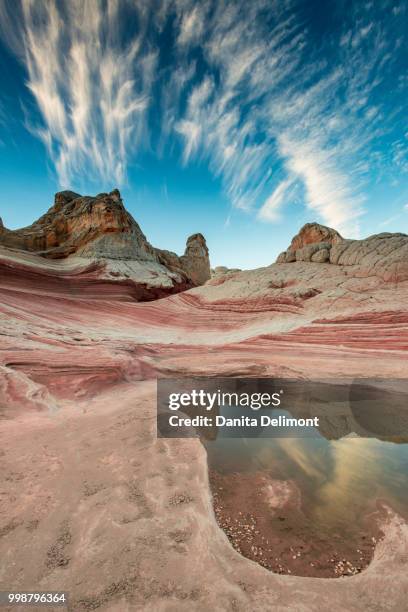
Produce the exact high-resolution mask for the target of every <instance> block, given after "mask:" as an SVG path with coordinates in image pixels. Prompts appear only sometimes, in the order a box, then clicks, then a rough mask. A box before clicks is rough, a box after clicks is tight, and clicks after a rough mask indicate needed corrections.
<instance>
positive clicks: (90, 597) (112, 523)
mask: <svg viewBox="0 0 408 612" xmlns="http://www.w3.org/2000/svg"><path fill="white" fill-rule="evenodd" d="M61 197H62V200H63V201H62V204H61V205H62V207H64V206H65V205H66V204H64V197H63V196H61ZM67 197H70V196H67ZM71 202H72V200H71ZM109 233H110V232H108V234H107V235H109ZM113 233H114V232H112V234H113ZM128 234H129V232H119V233H118V236H122V238H123V236H127V235H128ZM387 236H389V235H387ZM319 240H320V242H325V243H326V244H331V243H330V241H329V240H327V239H324V240H321V237H319ZM369 240H371V239H369ZM376 240H377V239H375V241H374V242H375V245H376V246H375V248H376V249H382V255H381V256H378V258H377V260H376V263H375V265H374V267H373V266H372V265H371V263H370V265H371V269H374V274H373V275H369V274H368V273H367V264H366V262H365V259H364V257H363V258H361V256H360V254H359V253H360V251H359V249H358V246H353V245H352V244H350V243H347V245H344V244H343V242H339V243H336V244H334V245H332V246H331V247H330V249H329V247H327V246H326V247H324V248H326V249H327V250H330V253H331V254H332V253H333V249H339V250H338V251H334V253H337V255H338V258H339V261H340V260H341V259H342V258H345V257H346V256H347V257H348V256H349V255H350V254H351V253H353V250H354V249H357V251H356V253H355V258H354V259H348V260H345V261H344V263H343V264H342V263H341V261H340V263H328V262H323V263H319V262H316V261H295V262H294V263H291V264H290V265H288V264H286V263H279V264H272V265H271V266H268V267H265V268H261V269H258V270H251V271H243V272H234V273H232V274H224V275H221V276H220V278H223V279H224V280H223V282H221V283H219V282H215V283H214V281H215V280H216V279H215V278H214V279H212V280H210V281H209V282H207V283H205V285H203V286H200V287H196V288H194V289H191V290H188V291H185V292H183V293H179V294H177V295H169V296H168V297H165V298H164V299H161V300H156V301H150V302H141V301H137V300H138V299H139V298H138V296H137V295H135V292H136V291H141V290H142V289H143V290H146V291H150V292H152V291H153V287H156V289H155V291H156V292H157V294H158V297H159V296H160V295H161V297H163V282H164V281H165V279H166V278H167V280H168V281H169V284H170V285H171V286H170V290H173V289H172V287H173V285H172V283H173V277H172V276H171V275H173V274H177V273H176V272H173V271H172V270H171V267H173V268H176V267H177V264H178V259H177V256H176V255H175V254H172V253H169V252H163V251H160V252H158V251H155V252H156V254H157V257H158V259H159V261H154V260H151V261H150V260H149V261H140V260H125V259H116V260H115V259H106V258H105V259H103V258H102V264H101V263H100V262H99V260H98V259H93V258H88V257H79V256H78V255H71V256H68V257H65V258H63V259H60V260H57V261H56V260H55V259H52V258H45V257H43V256H42V257H41V256H39V255H38V254H36V253H34V252H28V251H22V250H12V249H7V248H4V247H3V248H2V249H0V290H1V291H0V338H1V348H2V350H1V352H0V380H1V384H0V473H1V474H2V475H3V479H2V492H1V503H0V558H1V559H2V563H1V571H0V574H1V575H0V580H1V583H2V585H3V588H4V589H5V588H8V589H11V590H13V591H18V590H22V589H24V588H25V589H26V588H27V585H35V586H36V588H37V589H41V590H66V591H68V592H69V594H70V607H69V608H68V609H69V610H70V612H71V611H72V612H81V611H86V610H90V609H98V610H101V611H102V610H103V611H108V612H109V611H112V612H114V611H118V610H120V611H122V610H128V611H129V612H132V611H133V610H134V611H136V610H137V611H138V610H146V611H155V612H156V611H157V610H170V609H174V610H177V611H184V610H185V611H186V612H187V611H191V610H203V611H205V610H214V611H220V612H221V611H222V612H223V611H224V610H229V609H231V610H237V611H238V612H241V611H242V612H247V611H248V610H251V611H256V612H264V611H265V610H271V609H276V610H282V611H284V610H296V609H298V608H299V605H301V607H302V610H303V611H305V612H318V611H319V610H326V609H327V610H329V609H330V610H332V611H333V612H343V611H344V610H349V611H350V612H363V611H366V610H374V609H375V610H378V611H381V612H382V611H384V612H385V611H386V610H390V609H394V610H398V611H399V610H404V609H405V607H406V593H407V571H406V568H407V565H406V564H407V555H408V527H407V524H406V522H405V521H404V520H403V519H402V518H401V517H398V516H396V515H395V514H392V513H390V515H389V517H388V518H387V521H386V524H385V525H384V527H383V530H384V533H385V538H384V539H383V540H382V541H381V542H380V543H379V544H378V545H377V547H376V548H375V551H374V560H373V562H372V563H371V564H370V565H369V567H368V568H367V569H366V570H365V571H363V572H362V573H361V574H359V575H356V576H353V577H351V578H344V579H330V580H326V579H314V578H299V577H296V576H293V575H292V576H289V575H288V576H284V575H278V574H276V573H273V572H271V571H267V570H265V569H264V568H262V567H261V566H260V565H258V564H256V563H254V562H252V561H249V560H248V559H246V558H245V557H243V556H242V555H240V554H239V553H238V552H237V551H236V550H234V549H233V547H232V546H231V545H230V543H229V542H228V540H227V538H226V536H225V534H224V533H223V532H222V530H221V529H220V528H219V527H218V526H217V524H216V521H215V517H214V512H213V509H212V500H211V495H210V489H209V482H208V471H207V464H206V455H205V450H204V448H203V446H202V445H201V443H200V442H199V441H198V440H196V439H184V440H183V439H179V440H176V439H172V440H164V439H158V438H157V434H156V383H155V379H156V378H157V377H158V376H171V377H179V376H214V375H217V376H258V377H276V376H277V377H285V376H287V377H289V378H293V377H296V378H314V377H316V375H317V374H318V375H319V376H321V377H329V378H330V377H350V378H353V377H359V376H364V377H366V376H378V377H385V378H386V377H390V378H392V377H394V378H401V379H407V378H408V360H407V359H406V355H407V351H408V306H407V304H408V299H407V298H408V279H404V277H403V275H401V277H399V276H398V275H397V276H396V277H395V278H396V280H395V282H389V281H388V280H385V279H386V278H387V270H390V269H391V268H392V267H393V266H394V265H395V262H397V263H398V266H399V269H400V270H403V269H404V266H406V264H407V254H406V250H405V246H404V244H405V240H406V237H404V236H403V235H392V236H389V237H387V238H386V239H384V241H383V242H382V238H380V239H379V240H380V243H379V244H377V242H376ZM198 242H199V243H200V241H198ZM357 242H364V241H357ZM91 244H92V241H90V242H88V243H83V245H82V246H83V247H84V248H85V247H86V248H88V245H91ZM311 244H313V243H311ZM396 244H400V247H399V248H396V247H395V245H396ZM387 245H388V246H387ZM389 245H392V246H391V247H390V246H389ZM307 246H308V244H304V245H301V246H300V247H299V248H300V249H303V248H305V247H307ZM201 247H202V245H201ZM343 247H344V250H342V249H343ZM89 248H90V247H89ZM104 248H105V247H104ZM348 249H352V250H350V251H348ZM364 249H365V247H364ZM388 249H390V250H388ZM198 250H199V252H200V249H198ZM323 250H324V249H323V248H322V249H318V250H317V251H315V252H314V253H313V255H312V256H311V257H314V256H315V255H316V254H317V253H319V252H320V251H323ZM347 252H348V255H347ZM363 252H365V253H366V256H368V252H367V251H365V250H364V251H363ZM150 254H151V255H152V257H154V254H152V253H150ZM397 254H398V258H397ZM147 255H149V252H147ZM204 255H205V252H204ZM337 255H336V257H337ZM333 256H334V255H333ZM372 256H373V255H371V257H372ZM389 257H394V260H393V262H394V263H392V261H391V264H388V263H387V262H388V261H389V259H388V258H389ZM346 262H347V263H346ZM358 262H360V263H358ZM163 270H167V272H166V274H167V275H168V276H167V277H166V276H165V272H163ZM112 274H117V276H111V275H112ZM125 274H128V276H129V277H128V278H127V277H126V276H125ZM132 274H133V275H135V276H136V277H137V278H139V281H138V284H137V283H135V282H134V281H133V280H132V278H131V275H132ZM154 274H157V275H158V279H159V280H157V283H158V284H157V285H154V282H155V278H157V277H155V276H154ZM160 275H162V276H160ZM140 278H143V279H144V284H143V285H142V284H141V283H140ZM160 292H162V293H161V294H160ZM390 585H391V587H390ZM390 589H391V590H390ZM299 602H301V604H299Z"/></svg>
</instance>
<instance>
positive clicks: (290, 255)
mask: <svg viewBox="0 0 408 612" xmlns="http://www.w3.org/2000/svg"><path fill="white" fill-rule="evenodd" d="M300 261H306V262H315V263H330V264H334V265H339V266H355V267H358V271H356V272H357V275H358V276H378V277H380V278H382V279H383V280H384V281H386V282H398V281H403V280H408V236H407V235H406V234H400V233H395V234H390V233H386V232H385V233H382V234H375V235H373V236H369V237H368V238H365V239H363V240H346V239H345V238H343V237H342V236H341V235H340V234H339V233H338V232H336V230H334V229H332V228H330V227H325V226H324V225H319V224H318V223H307V224H306V225H304V226H303V227H302V229H301V230H300V232H299V233H298V234H297V235H296V236H295V237H294V238H293V240H292V242H291V244H290V245H289V247H288V249H287V250H286V251H283V253H281V254H280V255H279V256H278V258H277V260H276V262H277V263H294V262H300Z"/></svg>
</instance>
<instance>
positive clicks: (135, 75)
mask: <svg viewBox="0 0 408 612" xmlns="http://www.w3.org/2000/svg"><path fill="white" fill-rule="evenodd" d="M122 6H123V3H120V2H110V3H109V5H108V10H106V11H104V10H103V7H102V5H101V4H100V3H97V2H95V3H87V2H81V1H80V0H71V1H70V2H65V3H61V4H57V3H52V2H51V3H49V2H46V1H45V0H35V1H34V0H25V1H24V2H21V3H20V4H18V3H16V4H15V5H14V7H13V11H16V12H17V11H19V13H20V15H19V18H18V19H16V18H15V15H14V14H12V13H9V12H8V11H7V7H6V5H3V6H2V9H1V12H0V19H1V25H2V29H3V31H6V33H5V36H6V38H7V40H8V42H9V43H10V45H11V46H12V47H13V48H14V49H15V50H16V52H17V53H18V54H19V56H20V58H21V59H22V61H23V63H24V64H25V67H26V69H27V86H28V88H29V89H30V91H31V92H32V94H33V96H34V98H35V100H36V102H37V105H38V109H39V111H40V114H41V117H42V125H38V124H37V125H34V126H31V129H32V130H33V131H34V132H35V133H36V134H37V135H38V136H39V137H40V138H41V139H42V140H43V142H44V144H45V145H46V147H47V149H48V151H49V154H50V156H51V158H52V160H53V162H54V164H55V168H56V171H57V174H58V179H59V182H60V184H61V186H63V187H68V186H72V185H73V184H75V183H76V182H77V181H78V180H80V178H81V177H83V176H86V177H87V178H88V179H89V178H94V179H95V180H97V181H101V182H102V183H103V184H121V183H123V182H124V181H125V180H126V166H127V163H128V159H129V156H130V154H131V153H132V151H133V150H134V148H135V147H136V146H137V145H138V144H139V142H138V139H140V136H141V134H143V129H144V128H143V124H144V112H145V111H146V109H147V106H148V102H149V94H150V87H151V83H152V79H153V75H154V70H155V54H154V53H153V54H152V53H149V52H147V51H146V50H144V49H143V50H142V42H143V41H142V36H143V34H140V36H138V37H136V38H135V39H134V40H133V41H131V42H130V44H129V45H128V46H124V45H122V44H121V43H120V42H118V41H116V40H115V34H114V33H115V32H116V31H117V30H118V29H119V28H120V27H121V23H122V22H121V19H122V15H121V7H122ZM139 18H140V20H141V22H142V21H143V13H142V11H141V12H140V14H139ZM16 24H19V25H20V27H21V28H22V31H21V30H19V35H17V34H16V27H15V25H16ZM142 31H143V29H142Z"/></svg>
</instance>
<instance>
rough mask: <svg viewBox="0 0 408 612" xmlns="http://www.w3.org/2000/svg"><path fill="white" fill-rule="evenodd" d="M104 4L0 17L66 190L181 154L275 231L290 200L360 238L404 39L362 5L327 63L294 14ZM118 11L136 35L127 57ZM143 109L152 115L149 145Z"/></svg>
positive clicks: (235, 4) (33, 5) (266, 2)
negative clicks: (140, 159)
mask: <svg viewBox="0 0 408 612" xmlns="http://www.w3.org/2000/svg"><path fill="white" fill-rule="evenodd" d="M7 6H9V7H12V10H11V11H8V10H7ZM103 6H105V5H104V4H103V3H99V2H96V1H95V2H83V1H82V0H65V1H63V0H62V1H61V2H60V3H50V2H47V0H25V1H24V2H22V1H21V2H17V1H16V2H14V3H6V2H3V3H0V21H1V23H2V29H3V35H4V36H5V37H6V38H7V40H8V42H9V45H10V46H11V47H12V48H13V49H14V51H15V52H16V53H17V54H18V55H19V57H20V59H21V61H22V62H23V63H24V65H25V67H26V70H27V75H28V76H27V85H28V87H29V88H30V90H31V92H32V94H33V96H34V98H35V101H36V103H37V106H38V109H39V111H40V114H41V118H42V121H41V123H38V122H37V123H36V125H35V130H36V134H37V135H38V136H39V137H40V138H41V139H42V140H43V142H44V144H45V146H46V147H47V149H48V151H49V154H50V156H51V158H52V160H53V162H54V165H55V168H56V170H57V173H58V176H59V180H60V182H61V184H62V185H64V186H67V185H70V186H73V184H75V182H76V181H77V180H79V179H80V178H81V177H83V176H85V177H86V178H87V179H89V178H90V177H92V178H95V180H100V181H102V182H103V183H105V184H106V183H121V182H124V181H126V168H127V165H128V163H129V160H130V159H131V156H132V155H133V153H134V151H139V150H141V149H142V148H143V147H147V146H151V147H152V148H153V146H157V149H156V151H155V152H156V153H158V154H159V155H162V154H164V152H165V149H166V146H168V145H169V146H170V150H171V152H172V153H173V151H174V141H176V142H177V143H178V142H180V143H181V146H182V161H183V163H184V164H188V163H190V162H191V161H192V160H193V159H198V160H200V161H202V162H203V163H206V164H207V165H208V167H209V168H210V170H211V171H212V172H213V174H214V175H215V176H217V177H220V180H221V182H222V185H223V189H224V191H225V193H226V194H227V196H228V197H229V199H230V201H231V204H232V206H234V207H236V208H240V209H244V210H248V211H254V212H255V213H257V217H258V218H259V219H260V220H263V221H270V222H274V221H276V220H277V219H278V218H279V217H280V215H282V214H284V212H285V209H284V204H285V203H286V202H289V201H290V200H291V197H292V190H293V189H294V186H296V190H297V191H296V193H298V192H301V193H302V194H304V198H303V202H304V205H305V206H306V207H307V208H308V209H309V210H310V211H312V212H313V216H314V217H315V216H317V217H319V218H320V220H322V221H323V222H325V223H327V224H329V225H333V226H335V227H336V228H339V229H340V230H341V231H343V232H344V233H345V234H346V235H354V236H356V235H357V234H358V220H359V217H360V215H361V214H362V213H363V200H364V198H363V195H362V194H363V193H364V185H365V181H366V180H367V177H368V176H369V174H370V172H372V170H373V168H374V167H378V166H380V165H381V159H383V156H384V155H385V153H384V151H381V152H376V151H371V149H370V148H371V144H372V143H373V142H374V141H375V139H377V140H378V141H379V140H380V138H381V136H382V134H383V133H384V131H385V130H386V129H389V125H388V124H387V121H388V123H393V124H394V118H393V117H390V116H389V115H388V114H387V113H386V112H384V106H383V105H382V100H381V97H380V96H379V95H378V89H379V87H378V86H379V85H380V84H381V83H382V80H381V79H382V76H383V72H384V66H385V65H386V66H387V69H388V67H389V63H390V62H392V61H393V57H394V55H395V53H394V52H395V49H396V48H397V45H398V40H399V39H400V37H398V36H397V35H395V36H387V32H388V33H389V31H388V30H387V27H389V25H387V23H385V22H384V23H382V24H381V28H380V27H379V26H378V23H377V21H376V16H375V14H373V10H372V9H369V8H368V6H363V7H356V8H355V14H352V15H351V16H352V19H351V20H349V19H347V20H345V26H346V22H347V27H344V28H343V29H342V30H341V31H340V30H339V31H337V32H335V33H333V35H330V34H329V33H328V34H327V48H330V52H329V53H328V54H327V56H326V54H325V49H326V46H325V45H324V44H323V46H322V47H320V48H319V50H316V46H315V44H314V43H315V39H312V38H311V37H310V33H308V31H307V30H306V28H305V25H304V23H305V22H304V21H303V20H301V19H299V16H298V14H297V3H296V2H295V0H285V2H281V1H280V0H254V2H250V3H248V2H245V1H244V0H217V1H215V0H202V2H200V3H197V2H194V0H152V1H151V2H148V3H142V2H130V3H128V2H127V1H125V0H123V1H121V0H111V1H110V2H108V3H106V10H103ZM123 8H126V11H133V16H134V18H135V23H137V28H135V32H134V33H133V35H132V36H126V43H124V40H125V37H123V35H122V34H123V29H124V28H125V26H126V24H125V22H124V19H125V12H124V11H122V9H123ZM126 14H128V13H126ZM390 19H391V20H392V23H393V24H394V25H393V26H392V27H393V28H394V30H395V28H396V26H395V22H396V20H395V18H393V17H392V15H390ZM350 23H351V24H352V25H351V26H350ZM18 24H20V26H21V28H19V27H18ZM171 28H173V31H172V34H171V35H170V31H171ZM125 29H126V28H125ZM164 33H165V36H166V41H165V42H166V46H165V48H164V47H162V48H159V46H158V45H159V42H161V43H163V36H164ZM126 34H129V32H128V30H127V29H126ZM160 62H162V63H160ZM403 85H404V83H403V82H402V81H401V84H400V86H401V87H403ZM153 86H154V87H155V89H154V95H153ZM384 91H385V89H384ZM373 92H375V99H374V95H373ZM385 93H386V91H385ZM150 110H152V111H154V113H152V114H155V113H156V114H157V115H159V118H158V119H157V120H156V121H157V123H156V124H154V133H153V137H152V135H151V133H150V127H151V126H150V124H149V118H151V116H150V115H149V111H150ZM156 111H158V112H156ZM401 133H402V132H401ZM156 136H157V138H156V141H157V142H156V143H155V145H153V144H152V142H153V141H154V138H155V137H156ZM157 143H158V144H157ZM407 150H408V149H407V144H406V141H405V140H404V138H403V137H400V139H399V140H398V141H395V142H394V143H392V146H391V147H390V155H391V156H392V158H393V162H394V166H395V168H396V172H399V173H402V172H405V171H406V168H407ZM376 155H377V157H376ZM381 156H382V157H381ZM282 175H284V176H286V178H285V179H284V180H283V181H281V182H280V183H279V178H278V177H281V176H282ZM272 185H277V186H276V187H275V189H272ZM297 205H299V203H297Z"/></svg>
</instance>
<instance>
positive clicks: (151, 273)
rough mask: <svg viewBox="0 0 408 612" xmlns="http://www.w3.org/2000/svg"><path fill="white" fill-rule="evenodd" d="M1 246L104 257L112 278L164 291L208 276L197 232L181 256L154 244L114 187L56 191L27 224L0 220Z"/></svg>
mask: <svg viewBox="0 0 408 612" xmlns="http://www.w3.org/2000/svg"><path fill="white" fill-rule="evenodd" d="M0 245H3V246H6V247H8V248H11V249H17V250H20V251H27V252H29V253H33V254H36V255H39V256H41V257H42V258H45V259H52V260H67V258H70V259H72V258H75V257H77V258H81V259H86V260H96V261H98V262H99V263H101V262H105V267H106V269H107V271H108V274H109V275H110V276H111V277H112V278H113V277H115V278H117V279H118V280H120V279H123V278H130V279H131V280H133V281H134V282H136V283H137V282H139V281H140V282H141V283H144V284H147V285H149V283H150V281H151V284H153V285H155V286H156V287H160V286H163V287H164V288H165V290H166V293H168V292H172V290H174V291H173V292H177V291H180V290H184V289H186V288H189V287H193V286H197V285H200V284H202V283H204V282H205V281H206V280H208V279H209V278H210V261H209V255H208V248H207V245H206V242H205V238H204V236H202V234H194V235H193V236H190V237H189V238H188V240H187V245H186V250H185V253H184V255H182V256H181V257H179V256H178V255H176V254H175V253H171V252H169V251H163V250H161V249H156V248H154V247H153V246H152V245H151V244H150V243H149V242H148V240H147V238H146V236H145V235H144V233H143V232H142V230H141V229H140V227H139V225H138V223H137V222H136V221H135V220H134V218H133V217H132V215H131V214H130V213H129V212H128V211H127V210H126V208H125V206H124V204H123V201H122V198H121V195H120V193H119V191H118V190H117V189H114V190H113V191H111V192H110V193H100V194H99V195H97V196H95V197H90V196H81V195H79V194H78V193H75V192H73V191H62V192H59V193H57V194H56V195H55V200H54V205H53V206H52V207H51V208H50V209H49V210H48V211H47V212H46V213H45V215H43V216H42V217H40V218H39V219H38V220H37V221H35V222H34V223H33V224H32V225H30V226H28V227H25V228H22V229H19V230H15V231H11V230H8V229H6V228H4V227H3V224H2V223H1V224H0ZM150 277H151V278H150ZM154 279H156V280H154ZM156 297H157V296H156Z"/></svg>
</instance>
